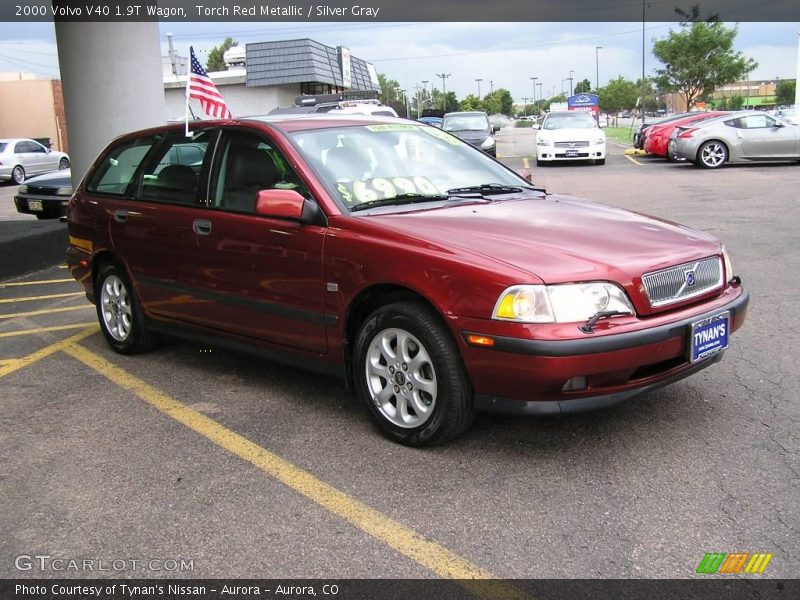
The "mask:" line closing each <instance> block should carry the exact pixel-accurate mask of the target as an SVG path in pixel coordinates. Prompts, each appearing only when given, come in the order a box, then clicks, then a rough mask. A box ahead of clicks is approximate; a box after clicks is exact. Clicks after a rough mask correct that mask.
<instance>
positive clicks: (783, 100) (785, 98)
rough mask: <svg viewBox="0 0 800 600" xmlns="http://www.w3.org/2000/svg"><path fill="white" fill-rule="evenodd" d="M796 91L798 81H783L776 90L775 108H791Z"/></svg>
mask: <svg viewBox="0 0 800 600" xmlns="http://www.w3.org/2000/svg"><path fill="white" fill-rule="evenodd" d="M796 89H797V80H796V79H784V80H782V81H781V82H780V83H779V84H778V87H777V88H776V89H775V106H791V105H792V104H794V93H795V90H796Z"/></svg>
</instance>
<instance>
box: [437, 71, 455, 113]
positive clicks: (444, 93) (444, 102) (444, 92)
mask: <svg viewBox="0 0 800 600" xmlns="http://www.w3.org/2000/svg"><path fill="white" fill-rule="evenodd" d="M451 75H452V73H437V75H436V76H437V77H441V78H442V110H443V111H444V112H447V89H446V88H445V85H446V84H445V80H446V79H447V78H448V77H450V76H451Z"/></svg>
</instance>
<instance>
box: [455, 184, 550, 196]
mask: <svg viewBox="0 0 800 600" xmlns="http://www.w3.org/2000/svg"><path fill="white" fill-rule="evenodd" d="M523 190H532V191H536V192H544V191H545V190H544V189H543V188H537V187H533V186H531V185H526V186H511V185H502V184H500V183H484V184H482V185H473V186H469V187H463V188H453V189H452V190H447V193H448V194H481V195H482V196H489V195H492V194H518V193H519V192H521V191H523Z"/></svg>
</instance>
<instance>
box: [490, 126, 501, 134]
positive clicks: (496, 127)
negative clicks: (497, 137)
mask: <svg viewBox="0 0 800 600" xmlns="http://www.w3.org/2000/svg"><path fill="white" fill-rule="evenodd" d="M498 131H500V125H493V126H492V133H497V132H498Z"/></svg>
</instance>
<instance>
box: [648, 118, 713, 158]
mask: <svg viewBox="0 0 800 600" xmlns="http://www.w3.org/2000/svg"><path fill="white" fill-rule="evenodd" d="M724 114H725V113H724V112H723V111H709V112H703V113H697V114H696V115H690V116H688V117H684V118H683V119H678V120H677V121H670V122H669V123H664V124H663V125H653V126H651V127H650V128H649V129H648V130H647V138H646V139H645V142H644V149H645V151H646V152H648V153H650V154H655V155H656V156H666V155H667V146H668V145H669V138H670V136H671V135H672V132H673V131H675V129H677V128H678V127H684V126H686V125H691V124H692V123H699V122H700V121H705V120H706V119H710V118H712V117H718V116H720V115H724Z"/></svg>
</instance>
